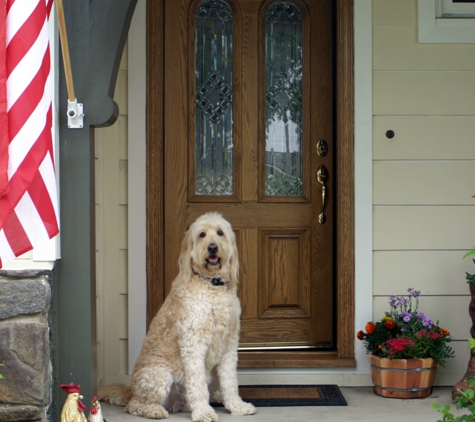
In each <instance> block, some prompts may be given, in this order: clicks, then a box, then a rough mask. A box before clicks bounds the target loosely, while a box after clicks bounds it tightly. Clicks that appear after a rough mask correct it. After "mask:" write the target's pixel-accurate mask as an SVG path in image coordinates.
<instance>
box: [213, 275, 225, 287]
mask: <svg viewBox="0 0 475 422" xmlns="http://www.w3.org/2000/svg"><path fill="white" fill-rule="evenodd" d="M210 281H211V284H212V285H213V286H224V283H223V282H222V281H221V279H220V278H216V277H213V278H212V279H211V280H210Z"/></svg>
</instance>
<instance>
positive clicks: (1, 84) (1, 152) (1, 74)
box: [0, 1, 9, 227]
mask: <svg viewBox="0 0 475 422" xmlns="http://www.w3.org/2000/svg"><path fill="white" fill-rule="evenodd" d="M6 16H7V6H6V3H5V2H2V1H0V197H1V196H3V195H5V194H6V193H7V192H8V144H9V139H8V115H7V67H6V61H7V57H6V36H5V33H6V32H5V31H6V28H5V24H6ZM0 227H1V226H0Z"/></svg>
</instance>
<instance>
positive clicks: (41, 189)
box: [0, 0, 59, 268]
mask: <svg viewBox="0 0 475 422" xmlns="http://www.w3.org/2000/svg"><path fill="white" fill-rule="evenodd" d="M51 5H52V0H0V9H1V10H0V268H2V266H3V265H5V263H6V262H8V261H10V260H12V259H14V258H15V257H17V256H19V255H21V254H23V253H25V252H28V251H30V250H32V249H33V248H34V247H35V246H37V245H39V244H40V243H42V242H44V241H45V240H48V239H50V238H52V237H54V236H55V235H57V234H58V232H59V227H58V208H57V192H56V178H55V169H54V158H53V142H52V132H51V130H52V96H53V83H52V80H51V77H52V76H51V58H50V52H49V40H48V17H49V12H50V10H51Z"/></svg>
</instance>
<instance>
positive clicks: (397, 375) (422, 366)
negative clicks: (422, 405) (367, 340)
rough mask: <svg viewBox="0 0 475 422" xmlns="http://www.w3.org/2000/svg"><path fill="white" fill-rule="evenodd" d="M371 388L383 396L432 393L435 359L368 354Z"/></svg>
mask: <svg viewBox="0 0 475 422" xmlns="http://www.w3.org/2000/svg"><path fill="white" fill-rule="evenodd" d="M368 358H369V363H370V365H371V366H370V368H371V378H372V381H373V384H374V387H373V390H374V392H375V393H376V394H378V395H380V396H383V397H391V398H398V399H421V398H424V397H427V396H429V395H430V394H431V393H432V387H433V385H434V379H435V374H436V372H437V364H438V362H437V360H436V359H431V358H427V359H386V358H381V357H379V356H374V355H369V356H368Z"/></svg>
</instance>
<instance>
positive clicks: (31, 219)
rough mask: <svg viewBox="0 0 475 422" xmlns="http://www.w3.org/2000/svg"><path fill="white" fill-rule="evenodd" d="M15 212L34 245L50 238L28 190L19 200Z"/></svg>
mask: <svg viewBox="0 0 475 422" xmlns="http://www.w3.org/2000/svg"><path fill="white" fill-rule="evenodd" d="M15 212H16V215H17V217H18V220H20V223H21V225H22V227H23V230H25V233H26V235H27V236H28V239H29V240H30V243H31V244H32V245H33V246H36V245H38V244H39V243H41V242H44V241H45V240H48V239H49V236H48V232H47V231H46V229H45V225H44V223H43V220H42V219H41V216H40V215H39V214H38V210H37V209H36V206H35V204H34V203H33V201H32V200H31V197H30V195H29V193H28V192H25V194H24V195H23V196H22V198H21V199H20V202H18V205H17V206H16V208H15Z"/></svg>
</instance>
